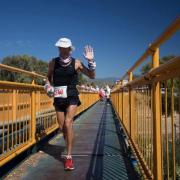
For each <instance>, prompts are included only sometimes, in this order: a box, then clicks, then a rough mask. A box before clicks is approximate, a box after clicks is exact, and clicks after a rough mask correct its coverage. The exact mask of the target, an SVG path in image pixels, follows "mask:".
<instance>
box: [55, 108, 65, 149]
mask: <svg viewBox="0 0 180 180" xmlns="http://www.w3.org/2000/svg"><path fill="white" fill-rule="evenodd" d="M56 114H57V121H58V124H59V128H60V129H61V131H62V132H63V137H64V141H65V144H66V146H67V135H66V134H67V132H66V127H65V123H64V122H65V114H64V112H60V111H56Z"/></svg>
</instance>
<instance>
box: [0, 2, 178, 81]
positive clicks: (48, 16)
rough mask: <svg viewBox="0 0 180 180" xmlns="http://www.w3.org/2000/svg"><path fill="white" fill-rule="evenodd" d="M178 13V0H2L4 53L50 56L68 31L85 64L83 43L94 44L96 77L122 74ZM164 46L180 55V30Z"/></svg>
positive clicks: (167, 51)
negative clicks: (56, 43)
mask: <svg viewBox="0 0 180 180" xmlns="http://www.w3.org/2000/svg"><path fill="white" fill-rule="evenodd" d="M178 15H180V1H179V0H166V1H165V0H131V1H130V0H126V1H125V0H0V59H2V58H3V57H5V56H8V55H15V54H16V55H17V54H28V55H32V56H35V57H37V58H39V59H42V60H45V61H49V60H50V59H51V58H52V57H55V56H57V55H58V51H57V48H56V47H55V46H54V44H55V42H56V41H57V40H58V39H59V38H60V37H68V38H70V39H71V40H72V42H73V44H74V46H75V47H76V50H75V51H74V53H73V56H74V57H76V58H80V59H81V60H82V61H83V62H84V64H87V62H86V60H85V59H84V58H83V48H84V46H85V45H86V44H91V45H92V46H93V47H94V50H95V59H96V62H97V73H96V75H97V76H96V77H97V78H102V77H121V76H122V75H123V74H124V72H125V70H126V69H128V67H130V66H131V65H133V63H134V62H135V61H136V60H137V59H138V58H139V57H140V56H141V55H142V53H143V52H144V51H145V50H146V48H147V47H148V44H149V43H151V42H152V41H153V40H154V39H155V38H156V37H158V35H160V34H161V32H162V31H163V30H164V29H165V28H166V27H167V26H168V25H169V24H170V23H171V22H172V21H173V20H174V19H175V18H176V17H177V16H178ZM160 52H161V54H160V55H161V56H164V55H168V54H175V55H179V54H180V32H178V33H176V34H175V35H174V36H173V37H172V38H171V39H170V40H169V41H168V42H167V43H166V44H165V45H163V46H162V48H161V49H160Z"/></svg>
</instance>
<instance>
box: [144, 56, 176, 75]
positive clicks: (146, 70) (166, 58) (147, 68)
mask: <svg viewBox="0 0 180 180" xmlns="http://www.w3.org/2000/svg"><path fill="white" fill-rule="evenodd" d="M174 57H175V56H174V55H169V56H164V57H162V58H160V59H159V62H160V64H164V63H166V62H167V61H169V60H170V59H172V58H174ZM151 67H152V62H149V63H147V64H145V65H144V66H142V68H141V74H146V73H147V72H149V70H150V69H151Z"/></svg>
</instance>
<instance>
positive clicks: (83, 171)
mask: <svg viewBox="0 0 180 180" xmlns="http://www.w3.org/2000/svg"><path fill="white" fill-rule="evenodd" d="M74 135H75V139H74V149H73V159H74V163H75V170H73V171H64V169H63V155H64V154H65V148H64V140H63V138H62V135H61V134H58V135H56V136H55V137H54V138H53V139H52V140H50V141H49V142H47V144H45V145H44V146H43V148H41V151H39V152H37V153H35V154H33V155H31V156H30V157H29V158H27V159H26V160H24V162H22V163H21V164H20V165H19V166H18V167H17V168H15V169H14V170H13V171H12V172H11V173H10V174H9V175H8V176H7V177H6V178H5V179H8V180H9V179H11V178H12V179H13V180H16V179H18V180H19V179H23V180H36V179H37V180H48V179H51V180H76V179H77V180H94V179H97V180H101V179H103V180H120V179H122V180H126V179H138V177H137V173H136V172H135V171H134V168H133V166H132V163H131V162H130V159H129V158H128V154H127V153H125V149H124V143H123V138H122V135H121V133H120V130H119V122H118V120H117V118H116V116H115V114H114V113H113V109H112V106H111V104H109V103H107V102H98V103H96V104H95V105H94V106H92V107H91V108H90V109H89V110H87V111H86V112H84V113H83V114H82V115H81V116H79V117H78V118H77V119H76V121H75V122H74Z"/></svg>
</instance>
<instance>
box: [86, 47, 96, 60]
mask: <svg viewBox="0 0 180 180" xmlns="http://www.w3.org/2000/svg"><path fill="white" fill-rule="evenodd" d="M84 57H85V58H86V59H87V60H90V61H92V60H93V59H94V52H93V48H92V47H91V46H88V45H87V46H85V48H84Z"/></svg>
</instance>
